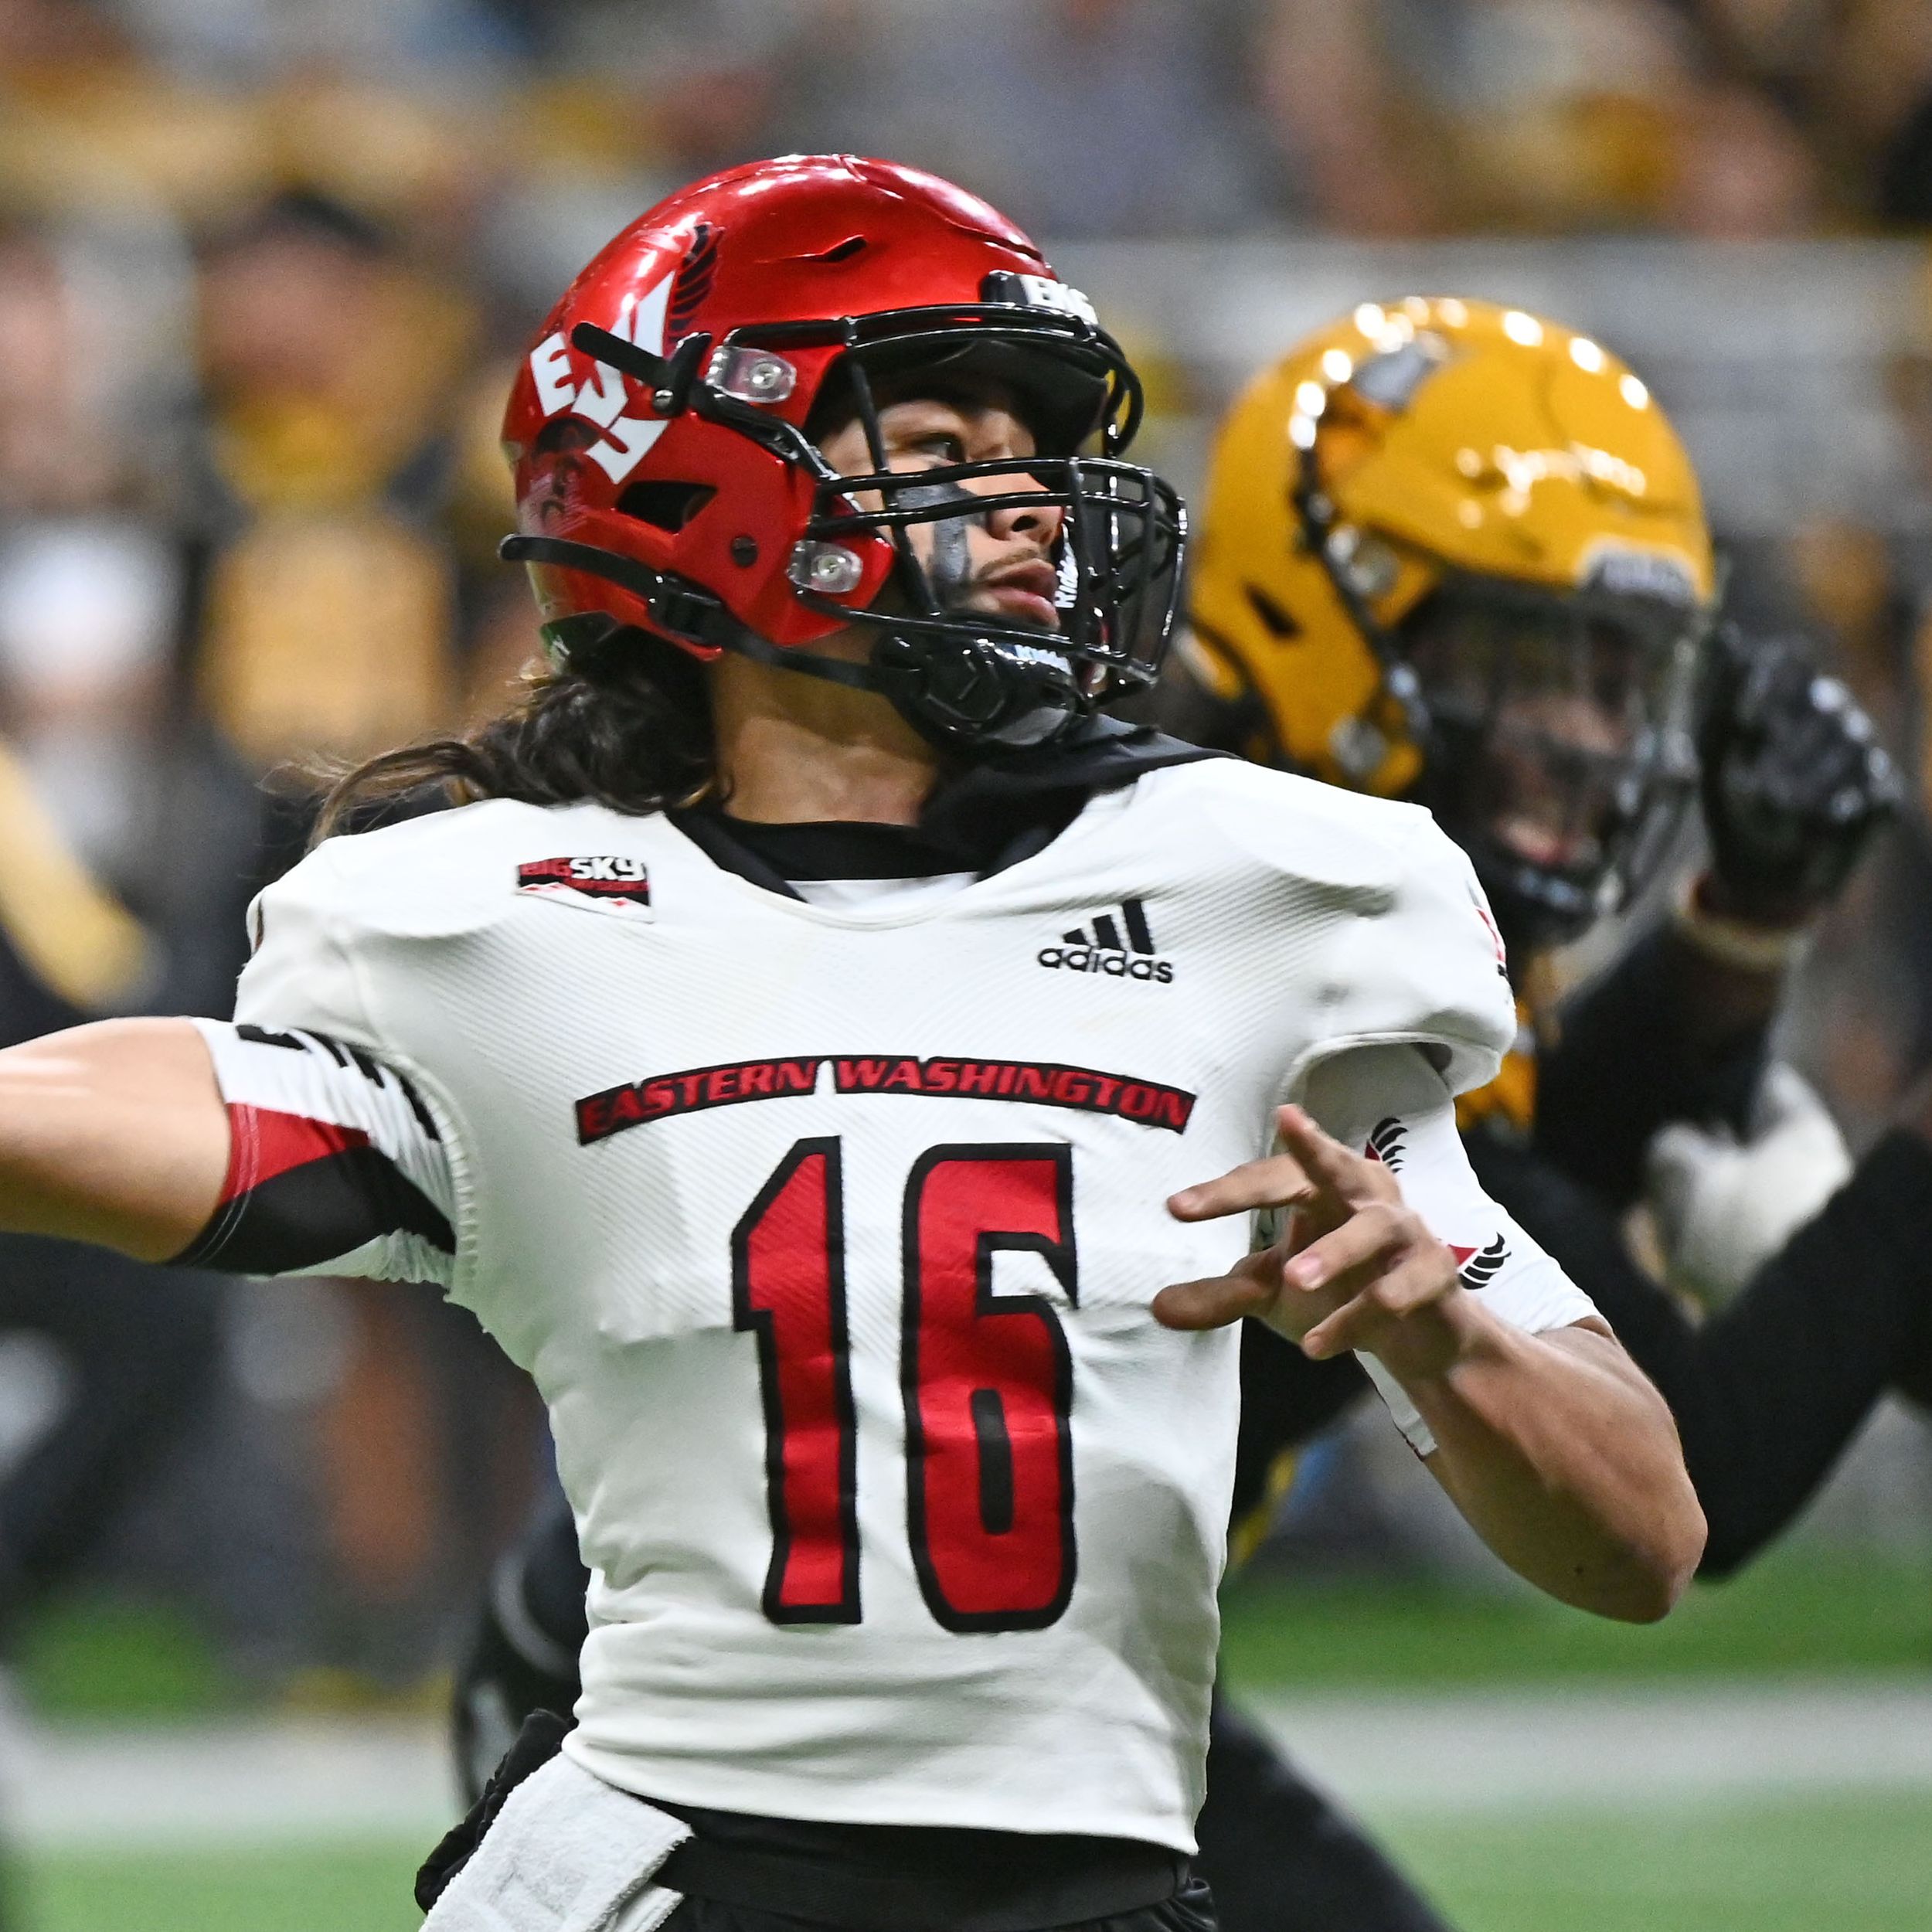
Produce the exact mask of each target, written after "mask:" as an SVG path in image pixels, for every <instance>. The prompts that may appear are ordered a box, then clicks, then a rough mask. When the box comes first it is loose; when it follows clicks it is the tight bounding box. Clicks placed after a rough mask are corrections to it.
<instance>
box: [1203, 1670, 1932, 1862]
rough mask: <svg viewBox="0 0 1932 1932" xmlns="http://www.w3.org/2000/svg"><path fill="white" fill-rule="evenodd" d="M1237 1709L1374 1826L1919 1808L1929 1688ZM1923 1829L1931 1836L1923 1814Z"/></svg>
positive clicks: (1602, 1689) (1524, 1695)
mask: <svg viewBox="0 0 1932 1932" xmlns="http://www.w3.org/2000/svg"><path fill="white" fill-rule="evenodd" d="M1236 1701H1237V1702H1240V1698H1239V1693H1238V1691H1237V1692H1236ZM1247 1708H1248V1709H1250V1710H1251V1711H1252V1712H1253V1714H1254V1715H1255V1716H1257V1717H1259V1718H1260V1719H1262V1721H1263V1722H1264V1723H1266V1724H1267V1726H1268V1728H1269V1729H1270V1730H1271V1731H1272V1732H1273V1733H1274V1735H1275V1736H1276V1737H1277V1739H1278V1740H1280V1741H1281V1744H1282V1745H1283V1747H1284V1748H1285V1749H1286V1750H1287V1751H1288V1753H1290V1755H1291V1757H1294V1760H1296V1762H1297V1763H1298V1764H1299V1765H1300V1766H1301V1767H1302V1769H1303V1770H1305V1771H1307V1772H1308V1773H1309V1774H1310V1775H1311V1776H1312V1777H1314V1778H1315V1780H1316V1781H1318V1783H1320V1784H1323V1785H1325V1787H1327V1788H1328V1789H1329V1790H1330V1791H1333V1792H1335V1794H1338V1796H1340V1797H1342V1798H1344V1799H1345V1801H1348V1802H1349V1803H1351V1804H1359V1805H1361V1806H1362V1807H1363V1808H1365V1809H1366V1810H1369V1811H1381V1812H1391V1811H1403V1812H1435V1813H1448V1814H1455V1813H1471V1812H1481V1811H1519V1812H1520V1811H1533V1810H1536V1809H1537V1808H1560V1807H1565V1806H1576V1807H1594V1806H1605V1807H1617V1808H1639V1807H1641V1806H1644V1805H1646V1804H1672V1805H1682V1804H1685V1803H1687V1802H1696V1801H1713V1800H1726V1799H1740V1798H1742V1799H1750V1798H1776V1797H1777V1796H1778V1795H1779V1794H1798V1795H1824V1794H1828V1793H1832V1792H1844V1793H1856V1792H1872V1793H1877V1792H1890V1793H1893V1794H1899V1793H1910V1792H1915V1791H1923V1792H1926V1793H1927V1794H1932V1676H1923V1675H1912V1676H1896V1677H1893V1676H1887V1677H1881V1678H1876V1679H1833V1680H1831V1681H1829V1682H1818V1681H1815V1680H1813V1681H1805V1680H1798V1681H1794V1682H1781V1683H1768V1684H1767V1683H1764V1682H1740V1683H1736V1684H1717V1685H1713V1684H1712V1683H1711V1682H1709V1681H1708V1680H1706V1681H1704V1682H1699V1683H1696V1684H1686V1685H1672V1684H1669V1683H1668V1682H1651V1683H1645V1684H1641V1685H1577V1686H1574V1687H1569V1688H1551V1689H1536V1690H1523V1691H1502V1692H1494V1691H1492V1692H1480V1693H1471V1692H1455V1693H1444V1692H1424V1693H1422V1694H1420V1695H1417V1694H1413V1693H1401V1692H1387V1691H1376V1692H1366V1693H1359V1694H1354V1695H1351V1696H1346V1697H1332V1698H1331V1697H1321V1698H1312V1697H1310V1698H1304V1697H1281V1696H1264V1697H1261V1698H1259V1699H1256V1700H1255V1701H1254V1702H1253V1703H1252V1704H1250V1705H1249V1706H1247ZM1927 1826H1928V1828H1932V1807H1929V1808H1928V1811H1927Z"/></svg>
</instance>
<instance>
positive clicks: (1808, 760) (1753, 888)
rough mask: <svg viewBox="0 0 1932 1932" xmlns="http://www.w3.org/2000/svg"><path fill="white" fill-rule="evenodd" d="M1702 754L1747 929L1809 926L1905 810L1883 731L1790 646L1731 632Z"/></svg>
mask: <svg viewBox="0 0 1932 1932" xmlns="http://www.w3.org/2000/svg"><path fill="white" fill-rule="evenodd" d="M1697 753H1698V763H1699V780H1698V786H1699V794H1700V795H1701V797H1702V801H1703V808H1704V825H1705V829H1706V832H1708V833H1709V838H1710V848H1711V872H1712V875H1713V878H1714V879H1715V881H1716V884H1717V885H1718V886H1719V889H1720V891H1721V893H1722V896H1723V902H1724V909H1725V910H1726V911H1727V912H1729V913H1731V914H1733V916H1734V917H1737V918H1740V919H1743V920H1751V921H1755V922H1757V923H1763V924H1765V925H1770V926H1794V925H1798V924H1799V923H1802V921H1804V920H1805V919H1807V918H1808V917H1810V916H1811V914H1812V913H1815V912H1816V911H1817V910H1818V909H1819V908H1820V907H1821V906H1823V905H1824V904H1825V902H1826V901H1827V900H1829V899H1830V898H1831V896H1832V894H1833V893H1835V892H1836V891H1837V890H1838V887H1839V886H1841V885H1842V884H1843V883H1844V881H1845V876H1846V875H1847V874H1848V873H1849V872H1850V871H1851V869H1852V867H1853V866H1855V865H1856V864H1857V863H1858V861H1859V855H1860V854H1861V853H1862V852H1863V851H1864V849H1865V848H1866V844H1867V842H1869V839H1870V838H1871V836H1872V833H1873V832H1875V831H1876V830H1877V828H1879V825H1882V824H1883V822H1884V821H1885V820H1886V819H1887V818H1889V817H1890V816H1891V815H1893V813H1894V812H1895V811H1896V810H1897V809H1898V806H1899V801H1900V796H1901V791H1900V783H1899V778H1898V774H1897V771H1896V768H1895V767H1893V763H1892V760H1890V759H1889V757H1887V756H1886V753H1885V752H1884V750H1883V749H1882V748H1881V747H1879V743H1878V742H1877V737H1876V733H1874V731H1873V730H1872V721H1871V719H1869V718H1868V717H1867V716H1866V714H1865V713H1864V712H1863V711H1862V710H1861V709H1859V706H1858V705H1857V703H1856V702H1855V701H1854V700H1853V699H1852V694H1851V693H1850V692H1849V691H1848V690H1847V689H1845V686H1844V685H1842V684H1841V683H1840V682H1838V679H1835V678H1828V677H1825V675H1822V674H1821V672H1819V671H1818V668H1817V666H1816V665H1815V664H1814V663H1813V662H1811V658H1810V656H1809V655H1808V653H1807V652H1806V651H1805V650H1804V648H1803V647H1802V646H1801V645H1798V644H1797V643H1795V642H1794V641H1791V640H1789V639H1786V638H1765V639H1761V640H1755V641H1754V640H1751V639H1747V638H1746V637H1745V636H1744V635H1743V633H1742V632H1740V631H1739V630H1738V629H1737V628H1736V626H1734V625H1732V624H1723V625H1720V626H1719V628H1718V630H1717V631H1716V634H1714V635H1713V638H1712V639H1711V643H1710V648H1709V653H1708V655H1707V658H1706V666H1705V674H1704V679H1703V683H1702V689H1701V691H1700V693H1699V715H1698V720H1697Z"/></svg>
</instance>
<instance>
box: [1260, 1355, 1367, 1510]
mask: <svg viewBox="0 0 1932 1932" xmlns="http://www.w3.org/2000/svg"><path fill="white" fill-rule="evenodd" d="M1368 1389H1369V1378H1368V1376H1367V1375H1366V1372H1364V1371H1363V1369H1362V1364H1361V1363H1360V1362H1358V1361H1357V1360H1356V1359H1355V1357H1354V1356H1353V1355H1332V1356H1331V1357H1330V1358H1329V1359H1328V1360H1327V1361H1325V1362H1313V1361H1311V1360H1310V1359H1308V1356H1306V1355H1304V1354H1303V1353H1302V1352H1301V1350H1300V1349H1298V1348H1297V1347H1296V1346H1295V1345H1294V1343H1293V1342H1291V1341H1289V1340H1288V1338H1287V1336H1285V1335H1277V1334H1276V1333H1275V1332H1274V1329H1272V1328H1265V1327H1264V1326H1263V1325H1262V1324H1261V1323H1260V1322H1259V1321H1243V1323H1242V1324H1241V1433H1240V1438H1239V1440H1238V1441H1237V1443H1236V1447H1235V1452H1234V1504H1233V1509H1232V1511H1231V1512H1230V1516H1231V1519H1232V1520H1233V1522H1234V1523H1235V1524H1236V1526H1239V1525H1240V1524H1241V1523H1242V1522H1243V1521H1245V1519H1247V1516H1248V1515H1249V1514H1250V1512H1252V1511H1253V1510H1255V1509H1260V1508H1261V1507H1263V1506H1264V1505H1267V1503H1268V1502H1270V1495H1269V1489H1270V1479H1271V1478H1272V1476H1273V1474H1274V1466H1275V1464H1276V1463H1277V1461H1279V1460H1280V1459H1281V1458H1282V1457H1283V1456H1284V1455H1286V1454H1288V1453H1289V1451H1291V1450H1295V1449H1299V1448H1300V1447H1301V1446H1302V1444H1304V1443H1305V1442H1307V1441H1308V1440H1309V1438H1310V1437H1313V1436H1315V1435H1318V1434H1320V1433H1321V1430H1324V1429H1325V1428H1326V1427H1328V1424H1329V1423H1332V1421H1334V1420H1335V1417H1337V1416H1338V1415H1340V1414H1341V1413H1342V1411H1343V1410H1345V1409H1346V1408H1348V1407H1349V1405H1350V1404H1351V1403H1353V1402H1354V1400H1355V1398H1356V1397H1357V1396H1360V1395H1365V1394H1366V1393H1368Z"/></svg>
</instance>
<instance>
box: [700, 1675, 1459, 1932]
mask: <svg viewBox="0 0 1932 1932" xmlns="http://www.w3.org/2000/svg"><path fill="white" fill-rule="evenodd" d="M1207 1761H1208V1770H1207V1802H1206V1804H1203V1805H1202V1807H1201V1815H1200V1818H1199V1821H1197V1823H1196V1826H1195V1833H1196V1837H1197V1838H1199V1840H1200V1845H1201V1855H1200V1857H1199V1859H1197V1860H1196V1866H1195V1869H1196V1871H1198V1872H1199V1874H1200V1875H1201V1876H1202V1878H1204V1879H1206V1881H1207V1883H1208V1884H1209V1887H1210V1888H1211V1889H1212V1890H1213V1895H1214V1904H1215V1910H1216V1914H1217V1916H1218V1917H1219V1920H1220V1926H1221V1932H1448V1927H1447V1923H1445V1921H1444V1920H1443V1919H1442V1918H1440V1917H1439V1916H1438V1915H1437V1913H1436V1912H1435V1911H1434V1910H1432V1909H1431V1907H1430V1906H1429V1905H1428V1904H1427V1903H1425V1902H1424V1901H1423V1898H1422V1896H1421V1894H1420V1893H1418V1892H1417V1891H1416V1890H1415V1889H1414V1888H1413V1886H1410V1883H1409V1882H1408V1881H1407V1880H1406V1879H1404V1878H1403V1876H1402V1874H1401V1873H1400V1872H1398V1871H1397V1870H1396V1868H1395V1867H1394V1866H1393V1865H1391V1864H1390V1863H1389V1861H1388V1860H1387V1859H1386V1858H1384V1857H1383V1855H1382V1853H1381V1852H1379V1851H1377V1850H1376V1848H1375V1846H1374V1845H1372V1844H1371V1843H1370V1842H1369V1839H1368V1838H1367V1837H1366V1835H1364V1834H1363V1832H1362V1830H1361V1828H1360V1827H1359V1826H1358V1825H1355V1824H1354V1823H1353V1822H1352V1821H1351V1820H1350V1819H1349V1818H1348V1817H1347V1816H1345V1815H1344V1814H1343V1813H1342V1811H1339V1810H1338V1809H1337V1808H1336V1807H1335V1805H1334V1804H1332V1803H1331V1802H1330V1801H1328V1799H1327V1798H1324V1797H1323V1796H1322V1794H1321V1793H1320V1792H1319V1791H1316V1790H1315V1789H1314V1788H1313V1787H1311V1786H1310V1785H1308V1784H1304V1783H1303V1782H1302V1781H1301V1778H1300V1777H1298V1775H1297V1774H1296V1773H1295V1771H1294V1767H1292V1766H1291V1765H1290V1764H1289V1763H1288V1761H1287V1759H1286V1758H1284V1757H1283V1756H1282V1755H1281V1753H1280V1752H1279V1751H1277V1750H1276V1749H1275V1747H1274V1744H1273V1743H1272V1742H1270V1740H1269V1739H1268V1738H1267V1736H1265V1735H1264V1733H1262V1731H1261V1730H1260V1728H1259V1727H1258V1726H1256V1725H1254V1724H1253V1723H1250V1722H1249V1720H1248V1719H1247V1718H1245V1717H1243V1716H1241V1714H1240V1713H1239V1712H1238V1711H1236V1710H1234V1709H1231V1708H1230V1706H1228V1705H1227V1704H1226V1703H1225V1702H1223V1701H1222V1700H1221V1699H1219V1698H1216V1700H1215V1704H1214V1716H1213V1729H1212V1730H1210V1731H1209V1734H1208V1760H1207ZM672 1922H673V1923H675V1920H673V1921H672Z"/></svg>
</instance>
